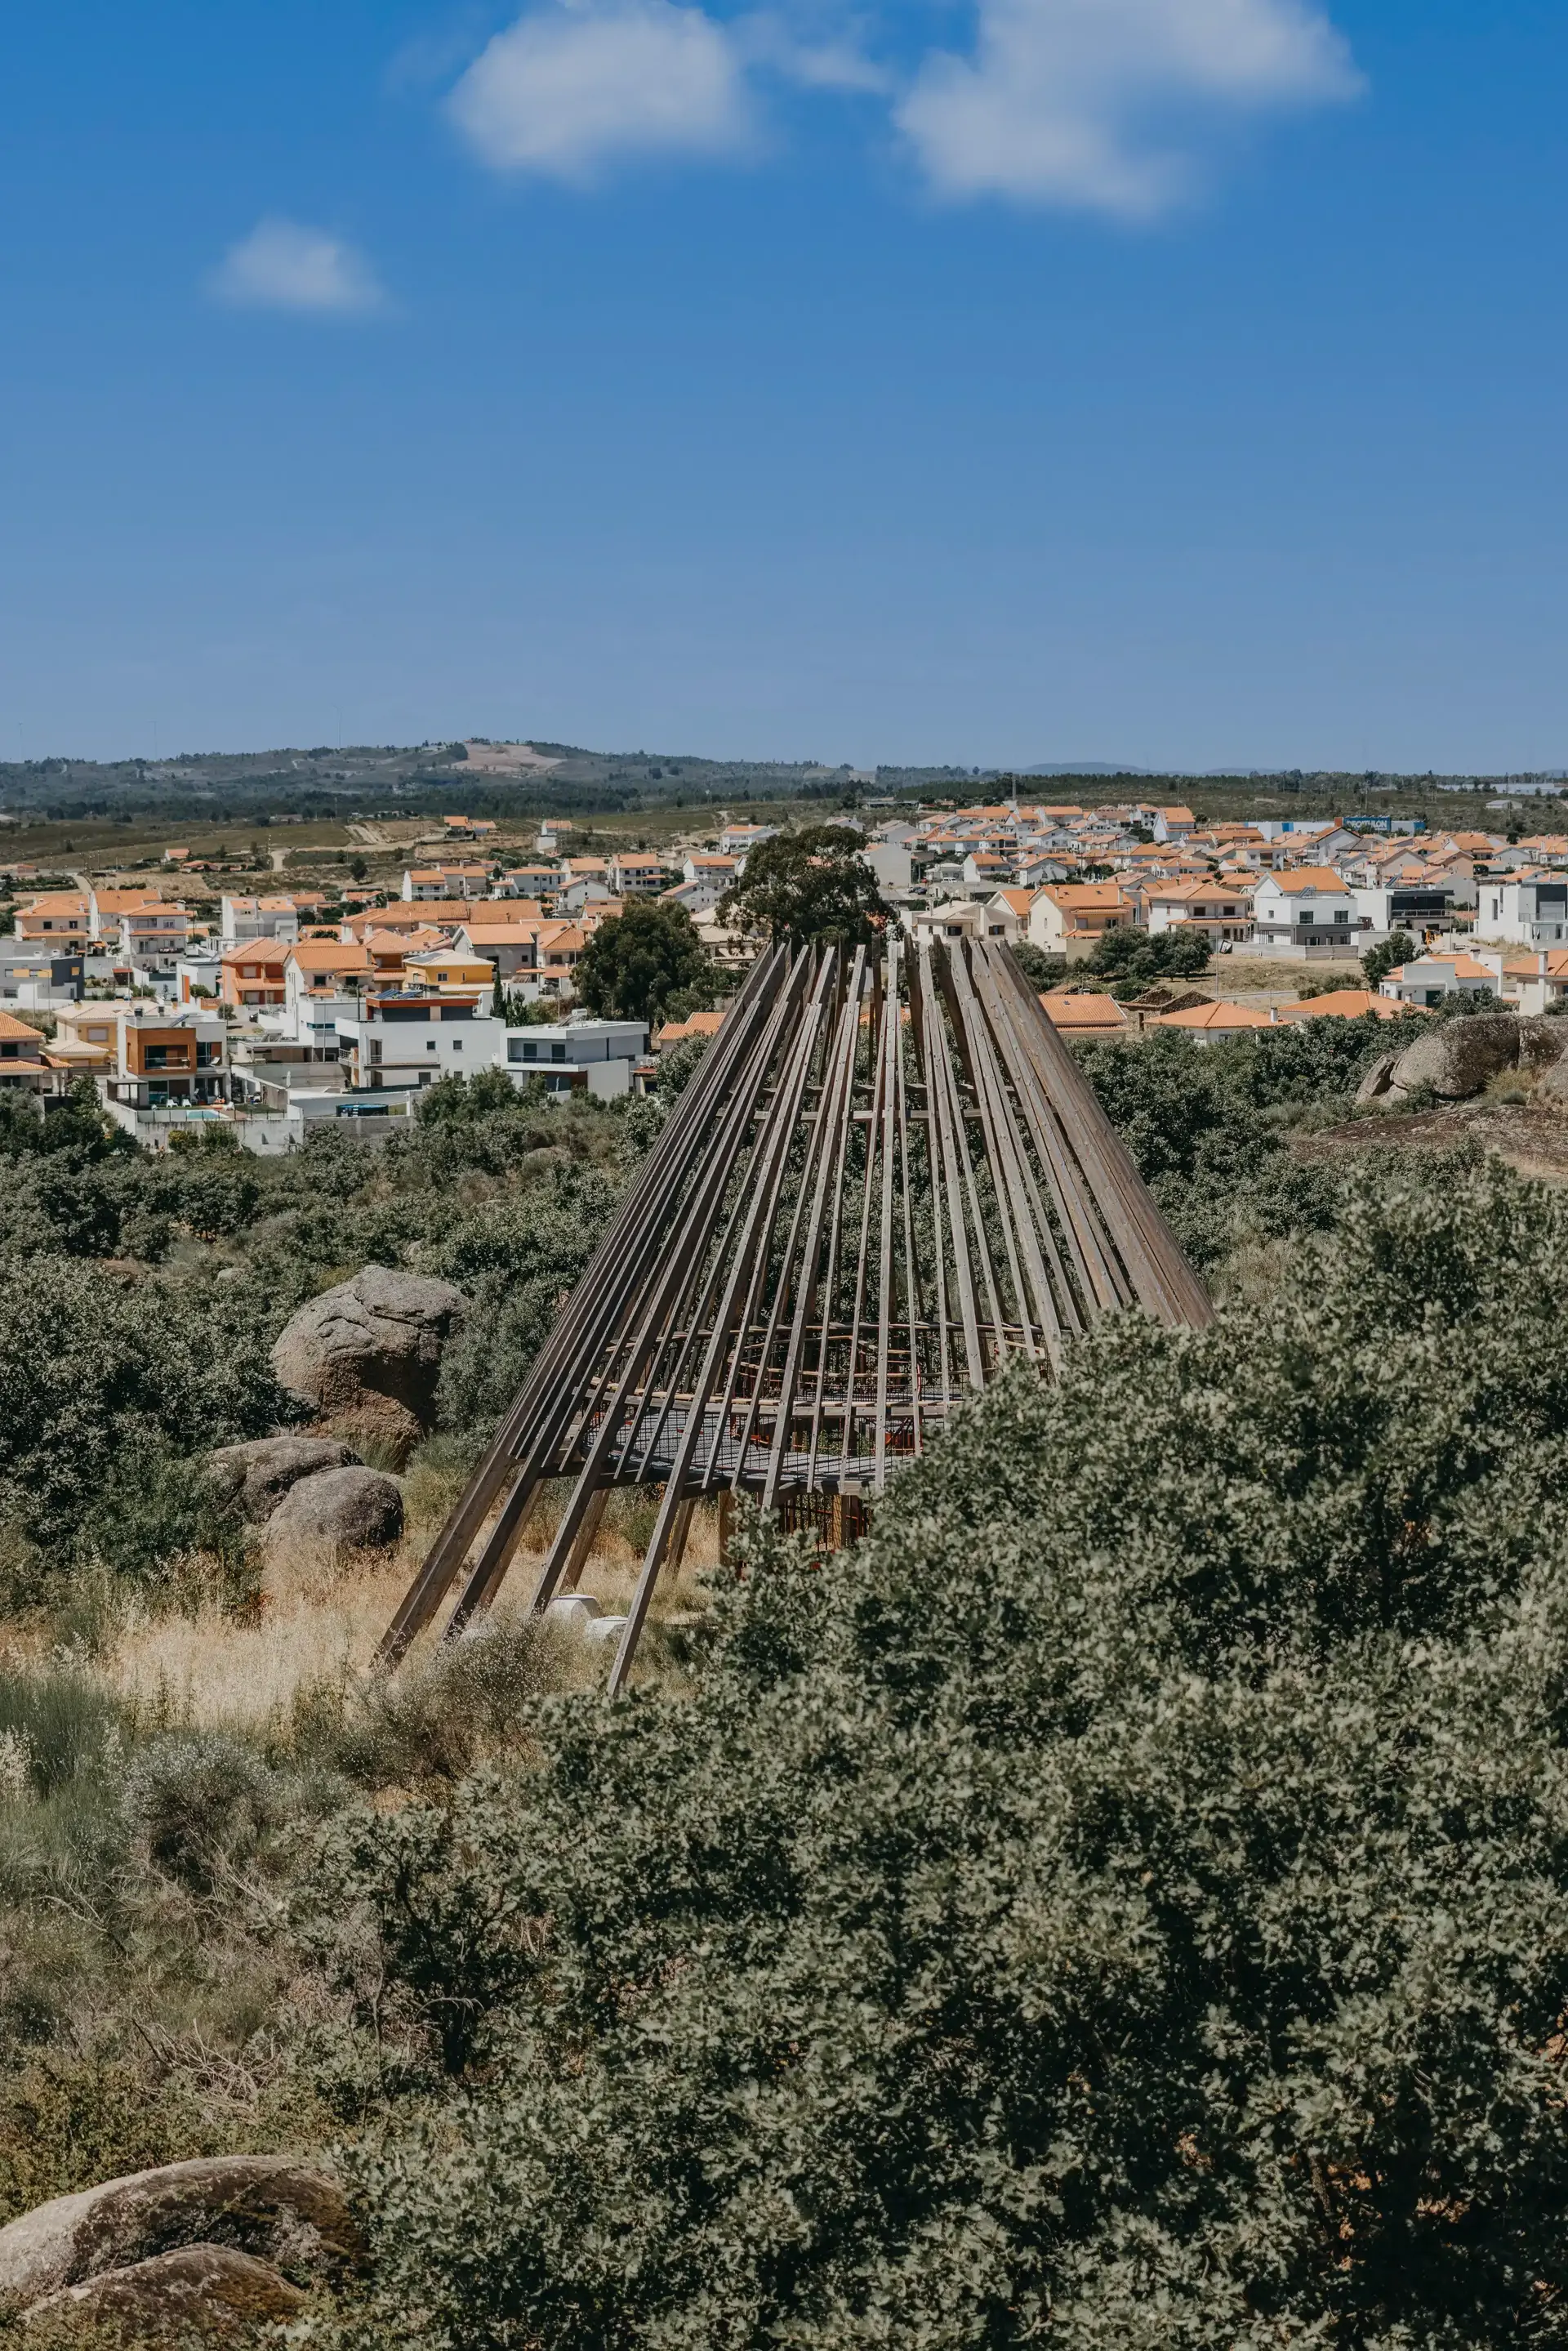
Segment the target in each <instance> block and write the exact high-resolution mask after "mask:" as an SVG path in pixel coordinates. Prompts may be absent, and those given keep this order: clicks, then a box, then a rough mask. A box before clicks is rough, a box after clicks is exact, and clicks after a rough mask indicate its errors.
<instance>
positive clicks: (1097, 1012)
mask: <svg viewBox="0 0 1568 2351" xmlns="http://www.w3.org/2000/svg"><path fill="white" fill-rule="evenodd" d="M1040 1001H1041V1003H1042V1004H1043V1005H1044V1007H1045V1010H1046V1013H1047V1014H1048V1016H1049V1018H1050V1021H1051V1025H1052V1027H1053V1028H1054V1029H1077V1030H1078V1031H1080V1033H1083V1032H1085V1031H1091V1030H1097V1031H1098V1032H1099V1033H1100V1035H1102V1036H1110V1035H1113V1034H1120V1032H1121V1031H1122V1030H1124V1029H1126V1028H1127V1014H1126V1013H1125V1012H1124V1011H1123V1010H1122V1008H1121V1006H1120V1005H1119V1004H1118V1003H1117V1002H1116V998H1115V997H1114V996H1089V995H1075V994H1072V993H1070V992H1069V991H1068V990H1067V989H1066V988H1052V989H1051V991H1050V993H1049V994H1048V995H1045V996H1043V997H1042V998H1040Z"/></svg>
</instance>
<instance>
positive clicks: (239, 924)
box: [218, 894, 299, 947]
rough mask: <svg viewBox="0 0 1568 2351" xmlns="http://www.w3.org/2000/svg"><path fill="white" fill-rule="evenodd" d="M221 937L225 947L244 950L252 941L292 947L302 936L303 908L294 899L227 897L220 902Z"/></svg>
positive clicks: (283, 897) (285, 897)
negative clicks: (300, 935) (300, 932)
mask: <svg viewBox="0 0 1568 2351" xmlns="http://www.w3.org/2000/svg"><path fill="white" fill-rule="evenodd" d="M218 935H219V936H220V938H221V939H222V940H223V945H224V946H226V947H233V946H246V945H248V944H249V942H250V941H251V940H252V939H276V940H278V941H280V942H281V943H282V944H283V945H284V946H293V944H294V942H295V940H296V939H297V938H298V936H299V908H298V906H297V905H296V904H295V901H294V899H293V898H292V897H287V896H284V895H281V894H280V895H277V896H275V897H269V898H242V897H233V898H231V897H229V896H227V895H225V896H224V897H223V898H221V899H220V900H219V902H218Z"/></svg>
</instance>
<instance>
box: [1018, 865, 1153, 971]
mask: <svg viewBox="0 0 1568 2351" xmlns="http://www.w3.org/2000/svg"><path fill="white" fill-rule="evenodd" d="M1132 921H1133V905H1132V901H1131V899H1130V898H1128V897H1127V895H1126V894H1125V893H1124V892H1123V890H1122V888H1121V885H1120V883H1116V882H1048V883H1046V884H1045V886H1044V889H1043V890H1038V891H1036V892H1035V893H1034V896H1033V899H1032V901H1031V902H1030V907H1029V938H1030V943H1031V945H1032V946H1037V947H1043V948H1044V951H1045V953H1046V954H1047V955H1060V956H1066V958H1067V960H1068V962H1069V963H1081V962H1082V961H1083V960H1084V958H1085V956H1090V955H1092V954H1093V953H1094V951H1095V948H1096V946H1098V944H1099V942H1100V940H1101V939H1103V938H1104V936H1105V935H1106V932H1107V931H1114V930H1117V929H1121V928H1124V927H1126V926H1127V925H1131V923H1132Z"/></svg>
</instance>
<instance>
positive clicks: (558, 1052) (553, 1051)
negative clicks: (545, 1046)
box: [550, 1045, 566, 1061]
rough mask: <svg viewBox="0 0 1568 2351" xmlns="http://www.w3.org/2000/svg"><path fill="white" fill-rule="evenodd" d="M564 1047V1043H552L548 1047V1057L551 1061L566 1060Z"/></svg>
mask: <svg viewBox="0 0 1568 2351" xmlns="http://www.w3.org/2000/svg"><path fill="white" fill-rule="evenodd" d="M550 1059H551V1060H552V1061H565V1060H566V1047H565V1046H564V1045H552V1046H551V1048H550Z"/></svg>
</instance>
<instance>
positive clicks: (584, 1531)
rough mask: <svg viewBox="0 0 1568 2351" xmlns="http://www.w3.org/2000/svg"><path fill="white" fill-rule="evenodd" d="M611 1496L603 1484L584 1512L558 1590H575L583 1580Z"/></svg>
mask: <svg viewBox="0 0 1568 2351" xmlns="http://www.w3.org/2000/svg"><path fill="white" fill-rule="evenodd" d="M609 1498H610V1489H609V1488H608V1487H607V1486H601V1487H600V1488H599V1489H598V1492H597V1494H596V1495H595V1496H594V1497H593V1499H592V1500H591V1501H590V1502H589V1504H588V1507H587V1510H585V1511H584V1512H583V1522H582V1524H581V1526H580V1527H579V1528H578V1529H577V1531H576V1537H575V1539H574V1541H573V1543H572V1548H571V1551H570V1553H569V1554H568V1556H567V1560H566V1566H565V1568H564V1569H563V1570H562V1572H561V1581H560V1583H559V1584H558V1586H557V1587H556V1588H557V1590H559V1591H561V1592H575V1591H576V1588H577V1586H578V1584H579V1583H581V1582H582V1578H583V1570H584V1568H585V1567H586V1566H587V1563H588V1554H589V1552H591V1551H592V1550H593V1547H594V1545H595V1543H596V1542H597V1540H598V1532H599V1529H600V1527H601V1526H602V1525H603V1524H604V1516H605V1510H606V1507H607V1504H608V1501H609Z"/></svg>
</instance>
